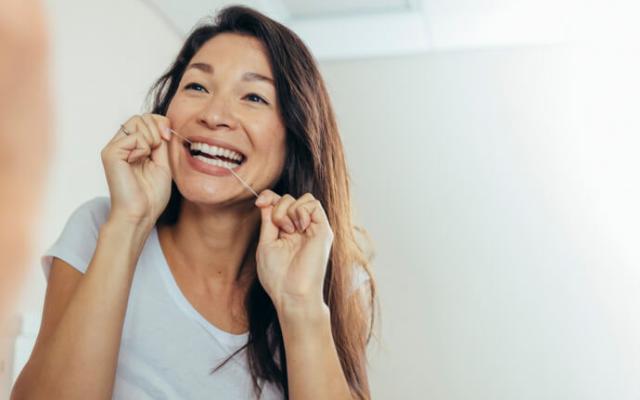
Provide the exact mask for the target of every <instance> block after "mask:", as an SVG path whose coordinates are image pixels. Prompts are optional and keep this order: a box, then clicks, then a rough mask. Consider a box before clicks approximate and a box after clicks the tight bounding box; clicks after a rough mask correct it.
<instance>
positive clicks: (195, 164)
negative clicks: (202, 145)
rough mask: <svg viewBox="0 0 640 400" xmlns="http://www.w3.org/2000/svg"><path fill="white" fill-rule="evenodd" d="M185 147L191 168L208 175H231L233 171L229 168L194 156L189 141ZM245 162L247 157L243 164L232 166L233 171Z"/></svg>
mask: <svg viewBox="0 0 640 400" xmlns="http://www.w3.org/2000/svg"><path fill="white" fill-rule="evenodd" d="M183 148H184V152H185V157H186V158H187V162H188V163H189V166H191V168H193V169H195V170H196V171H198V172H202V173H203V174H207V175H213V176H227V175H231V171H229V169H228V168H225V167H218V166H217V165H211V164H208V163H206V162H204V161H202V160H199V159H197V158H195V157H193V156H192V155H191V148H190V147H189V144H188V143H186V142H185V143H184V146H183ZM245 162H246V158H245V160H244V161H243V162H242V164H240V165H238V166H237V167H233V168H232V169H233V171H234V172H237V171H238V170H239V169H240V167H242V166H243V165H244V163H245Z"/></svg>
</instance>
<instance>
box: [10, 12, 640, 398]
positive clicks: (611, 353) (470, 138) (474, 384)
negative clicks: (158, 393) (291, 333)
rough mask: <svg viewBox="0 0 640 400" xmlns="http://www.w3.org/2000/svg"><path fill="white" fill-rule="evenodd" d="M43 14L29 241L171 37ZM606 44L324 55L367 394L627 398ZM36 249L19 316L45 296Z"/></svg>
mask: <svg viewBox="0 0 640 400" xmlns="http://www.w3.org/2000/svg"><path fill="white" fill-rule="evenodd" d="M50 9H51V12H52V18H53V28H54V40H55V41H54V45H55V48H54V51H55V87H56V93H57V98H56V104H57V108H58V109H57V115H58V121H57V123H56V128H57V138H58V140H57V148H56V149H55V155H54V160H53V165H52V169H51V178H50V185H49V191H48V194H47V197H46V198H45V199H43V201H44V203H45V204H46V209H45V212H44V213H43V223H42V227H43V230H42V232H41V233H40V235H39V237H38V239H37V240H38V241H39V245H38V247H39V251H42V250H44V248H45V247H47V246H48V245H49V244H51V243H52V242H53V240H55V238H56V237H57V235H58V234H59V233H60V231H61V229H62V227H63V225H64V223H65V221H66V219H67V218H68V216H69V214H70V213H71V211H72V210H73V209H75V207H77V206H78V205H79V204H80V203H81V202H83V201H84V200H86V199H88V198H91V197H93V196H96V195H106V194H107V187H106V183H105V180H104V175H103V172H102V166H101V163H100V157H99V152H100V150H101V148H102V147H103V146H104V144H105V143H106V142H107V141H108V140H109V138H110V137H111V136H112V135H113V134H114V132H115V130H116V129H117V127H118V125H119V123H121V122H122V121H124V120H125V119H126V118H127V117H128V116H129V115H131V114H134V113H137V112H139V111H141V105H142V101H143V99H144V95H145V93H146V90H147V89H148V87H149V86H150V84H151V82H152V81H153V80H154V79H155V78H156V77H158V76H159V75H160V73H161V72H162V71H163V70H164V69H165V68H166V67H167V66H168V63H169V61H170V60H171V58H172V56H173V55H174V54H175V53H176V52H177V50H178V47H179V45H180V43H179V41H178V40H177V39H176V38H175V37H174V36H173V34H172V33H171V31H170V30H169V29H168V28H167V27H166V26H164V25H163V24H162V22H161V21H159V20H157V19H155V18H154V17H152V16H151V15H150V13H149V12H148V11H147V10H146V9H145V8H143V7H142V6H141V5H140V3H139V2H135V1H133V2H132V1H125V0H114V1H110V2H108V3H101V2H82V1H79V0H67V1H64V2H60V1H58V2H53V1H52V2H50ZM621 54H625V53H616V52H608V53H607V54H602V55H599V56H598V57H593V58H591V57H589V56H588V55H586V54H584V53H583V52H581V51H579V50H577V49H573V48H563V47H537V48H536V47H529V48H503V49H486V50H469V51H456V52H440V53H433V54H428V55H421V56H411V57H401V58H393V59H378V60H359V61H348V62H332V63H324V64H323V65H322V69H323V72H324V74H325V77H326V80H327V82H328V84H329V86H330V90H331V92H332V95H333V100H334V104H335V107H336V110H337V113H338V116H339V122H340V124H341V127H342V131H343V140H344V143H345V146H346V151H347V157H348V161H349V163H350V166H351V173H352V179H353V184H354V196H355V199H356V215H357V216H358V218H359V222H361V223H362V224H364V225H365V226H366V227H368V228H369V230H370V231H371V233H372V235H373V237H374V239H375V240H376V242H377V252H378V258H377V260H376V272H377V278H378V283H379V288H380V296H381V299H380V301H381V304H382V307H383V315H382V320H383V321H382V340H383V342H382V345H381V346H379V348H377V349H376V348H374V349H373V351H372V357H373V359H372V367H371V383H372V387H373V389H374V397H375V398H379V399H398V398H402V399H424V398H429V399H443V400H457V399H492V400H499V399H559V398H562V399H576V400H577V399H580V400H590V399H594V400H595V399H605V398H611V399H613V398H615V399H623V400H626V399H629V400H630V399H637V398H639V397H640V386H639V384H638V383H637V382H640V380H639V379H637V378H638V376H639V375H640V364H639V362H638V361H637V360H640V345H639V342H638V339H637V338H638V337H639V334H640V317H638V313H637V306H638V305H639V303H640V302H639V299H640V296H639V295H638V294H637V293H636V291H637V286H638V285H637V284H638V282H639V281H640V279H639V278H640V276H639V274H638V272H637V271H636V269H635V268H634V266H635V265H637V264H638V259H639V258H640V257H638V252H637V250H636V248H637V246H634V242H633V240H634V238H637V237H638V235H637V233H638V232H637V226H639V224H638V222H640V221H639V219H640V218H638V212H637V211H636V210H635V207H634V205H635V204H638V202H637V200H638V197H640V190H638V183H637V171H638V161H637V160H636V158H637V157H635V158H634V157H633V155H634V151H635V150H636V149H637V148H638V141H637V139H635V138H633V137H632V136H631V135H630V132H634V131H635V132H637V131H638V129H637V128H638V121H637V120H635V119H634V118H633V111H634V109H635V107H633V106H632V105H631V101H635V99H634V98H633V97H632V94H634V93H638V89H639V87H638V82H637V81H634V82H629V81H628V80H629V79H633V78H634V74H633V70H634V69H633V68H632V67H631V66H632V65H635V66H636V69H637V65H638V63H637V58H635V59H632V58H631V57H630V56H626V57H627V58H625V59H624V60H623V59H621V58H620V57H621ZM634 63H635V64H634ZM621 66H627V67H625V68H626V69H624V70H621V69H620V67H621ZM593 78H596V79H595V80H593ZM621 100H622V101H629V104H628V105H627V104H624V103H621V104H618V102H619V101H621ZM635 104H637V101H636V103H635ZM602 113H604V114H602ZM610 115H615V118H612V119H611V120H610V119H609V118H608V117H609V116H610ZM36 261H37V260H36V258H35V256H34V263H33V265H32V268H33V271H32V274H31V275H32V276H31V279H30V281H29V283H28V286H27V288H26V290H25V296H24V301H23V306H22V308H21V310H20V311H21V312H23V313H27V314H29V313H36V314H39V313H40V311H41V307H42V301H43V298H44V290H45V282H44V279H43V275H42V273H41V271H40V269H39V265H37V263H36ZM374 347H375V346H374ZM0 397H1V395H0Z"/></svg>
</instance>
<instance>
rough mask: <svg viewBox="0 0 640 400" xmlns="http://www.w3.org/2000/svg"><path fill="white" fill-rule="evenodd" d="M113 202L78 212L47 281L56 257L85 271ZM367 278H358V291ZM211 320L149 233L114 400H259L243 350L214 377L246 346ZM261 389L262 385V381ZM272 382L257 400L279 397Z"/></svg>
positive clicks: (54, 249) (53, 252) (48, 256)
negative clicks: (183, 287) (187, 292)
mask: <svg viewBox="0 0 640 400" xmlns="http://www.w3.org/2000/svg"><path fill="white" fill-rule="evenodd" d="M110 207H111V204H110V199H109V198H108V197H96V198H94V199H92V200H90V201H88V202H86V203H84V204H82V205H81V206H80V207H78V208H77V209H76V210H75V211H74V212H73V214H72V215H71V217H70V218H69V220H68V221H67V224H66V225H65V228H64V230H63V231H62V234H61V235H60V237H59V238H58V240H57V241H56V242H55V243H54V244H53V245H52V246H51V248H49V250H48V251H46V252H45V254H44V255H43V257H42V266H43V269H44V273H45V276H46V277H47V279H48V277H49V270H50V268H51V262H52V260H53V257H58V258H60V259H62V260H64V261H66V262H67V263H68V264H70V265H71V266H73V267H74V268H76V269H77V270H78V271H80V272H82V273H84V272H86V270H87V267H88V266H89V263H90V261H91V259H92V258H93V253H94V251H95V248H96V242H97V238H98V232H99V228H100V225H102V224H103V223H104V222H105V221H106V219H107V217H108V214H109V210H110ZM367 279H368V277H367V276H366V274H363V273H359V274H356V282H354V284H355V287H359V286H360V285H361V284H363V283H364V282H365V281H366V280H367ZM247 339H248V333H244V334H240V335H236V334H231V333H229V332H226V331H223V330H221V329H219V328H217V327H216V326H214V325H213V324H211V323H210V322H209V321H207V320H206V319H205V318H204V317H203V316H202V315H201V314H200V313H199V312H198V311H197V310H196V309H195V308H194V307H193V306H192V305H191V303H189V301H188V300H187V298H186V297H185V296H184V295H183V294H182V292H181V290H180V288H179V287H178V285H177V283H176V281H175V279H174V277H173V274H172V273H171V270H170V268H169V265H168V264H167V261H166V259H165V257H164V254H163V253H162V248H161V247H160V242H159V240H158V233H157V230H156V229H155V228H154V229H153V230H152V231H151V234H150V235H149V237H148V239H147V241H146V243H145V245H144V247H143V249H142V253H141V254H140V258H139V259H138V264H137V266H136V269H135V273H134V276H133V282H132V286H131V292H130V295H129V303H128V306H127V311H126V315H125V320H124V326H123V331H122V341H121V345H120V353H119V358H118V366H117V370H116V379H115V386H114V392H113V399H127V400H129V399H136V400H146V399H154V400H156V399H172V400H173V399H185V400H186V399H212V398H213V399H254V398H255V394H254V391H253V383H252V380H251V374H250V370H249V366H248V363H247V359H246V349H245V350H242V351H241V352H240V353H238V354H236V355H235V356H234V357H233V358H232V359H231V360H230V361H229V362H227V364H225V366H224V367H222V368H221V369H219V370H218V371H216V372H215V373H213V374H211V373H210V372H211V371H212V370H213V369H214V368H215V367H216V366H217V365H218V364H219V363H220V362H221V361H223V360H225V359H226V358H227V357H228V356H229V355H231V354H232V353H233V352H234V351H235V350H236V349H238V348H240V347H241V346H242V345H244V344H245V343H246V342H247ZM261 383H262V382H261ZM283 397H284V396H283V394H282V392H281V391H280V390H279V389H278V387H277V386H276V385H275V384H272V383H267V384H264V386H263V391H262V395H261V397H260V399H264V400H267V399H282V398H283Z"/></svg>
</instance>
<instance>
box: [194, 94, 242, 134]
mask: <svg viewBox="0 0 640 400" xmlns="http://www.w3.org/2000/svg"><path fill="white" fill-rule="evenodd" d="M200 122H201V123H203V124H206V125H207V126H208V127H209V128H211V129H216V128H219V127H227V128H229V129H235V127H236V124H237V121H236V119H235V117H234V115H233V111H232V110H231V106H230V104H229V101H228V100H226V99H224V98H223V97H222V96H220V95H213V96H211V97H210V98H209V101H208V102H207V103H206V105H205V106H204V107H203V109H202V111H200Z"/></svg>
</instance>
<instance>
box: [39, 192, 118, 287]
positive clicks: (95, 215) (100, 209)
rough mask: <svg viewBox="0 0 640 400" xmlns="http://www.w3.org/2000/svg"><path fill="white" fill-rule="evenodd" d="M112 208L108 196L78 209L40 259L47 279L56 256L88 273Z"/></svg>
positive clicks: (94, 199) (86, 203)
mask: <svg viewBox="0 0 640 400" xmlns="http://www.w3.org/2000/svg"><path fill="white" fill-rule="evenodd" d="M110 209H111V201H110V199H109V198H108V197H95V198H93V199H91V200H89V201H87V202H85V203H83V204H82V205H80V206H79V207H78V208H76V209H75V211H74V212H73V213H72V214H71V216H70V217H69V219H68V220H67V223H66V225H65V226H64V229H63V230H62V233H61V234H60V236H59V237H58V239H57V240H56V241H55V242H54V243H53V245H51V247H49V249H48V250H47V251H45V253H44V254H43V255H42V256H41V258H40V262H41V265H42V270H43V272H44V276H45V278H46V279H47V280H49V273H50V271H51V263H52V262H53V257H58V258H59V259H61V260H63V261H65V262H66V263H68V264H69V265H71V266H72V267H73V268H75V269H77V270H78V271H80V272H82V273H83V274H84V273H85V272H86V271H87V267H88V266H89V263H90V262H91V259H92V258H93V253H94V252H95V249H96V243H97V241H98V232H99V230H100V226H101V225H102V224H103V223H104V222H105V221H106V220H107V217H108V216H109V210H110Z"/></svg>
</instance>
